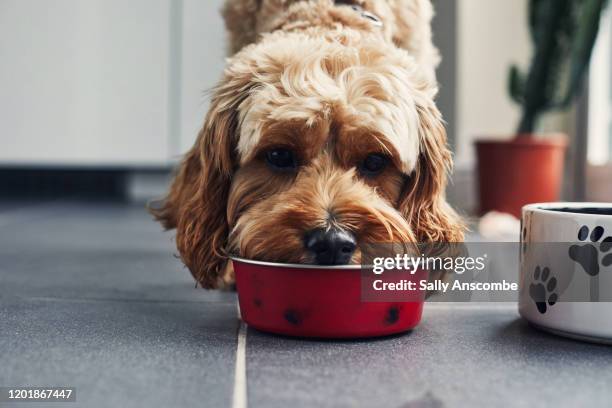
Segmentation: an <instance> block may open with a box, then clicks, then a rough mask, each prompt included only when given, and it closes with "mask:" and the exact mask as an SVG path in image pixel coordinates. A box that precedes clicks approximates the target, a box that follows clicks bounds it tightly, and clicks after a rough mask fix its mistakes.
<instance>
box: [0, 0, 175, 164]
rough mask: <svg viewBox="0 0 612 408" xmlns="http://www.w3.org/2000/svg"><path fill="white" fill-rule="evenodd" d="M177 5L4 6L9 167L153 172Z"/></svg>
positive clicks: (2, 159)
mask: <svg viewBox="0 0 612 408" xmlns="http://www.w3.org/2000/svg"><path fill="white" fill-rule="evenodd" d="M169 2H170V0H130V1H129V2H124V1H122V0H82V1H79V0H53V1H39V0H2V1H1V2H0V61H2V63H0V89H1V90H2V92H1V94H0V122H1V123H2V132H1V133H0V145H1V146H2V148H0V163H18V164H38V165H42V164H86V165H98V164H105V165H121V164H124V163H129V164H130V165H137V166H138V165H143V166H147V165H152V164H157V163H161V162H164V161H165V160H166V158H167V156H168V143H167V120H168V117H167V112H168V109H167V101H168V99H167V77H168V38H169V36H168V30H169V19H168V9H169V4H170V3H169Z"/></svg>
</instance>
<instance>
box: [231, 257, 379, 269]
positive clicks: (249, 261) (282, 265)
mask: <svg viewBox="0 0 612 408" xmlns="http://www.w3.org/2000/svg"><path fill="white" fill-rule="evenodd" d="M229 258H230V259H231V260H232V261H236V262H241V263H245V264H250V265H258V266H270V267H273V268H286V269H320V270H337V269H348V270H361V269H364V268H367V267H368V265H361V264H359V265H310V264H296V263H280V262H266V261H256V260H254V259H246V258H240V257H239V256H230V257H229Z"/></svg>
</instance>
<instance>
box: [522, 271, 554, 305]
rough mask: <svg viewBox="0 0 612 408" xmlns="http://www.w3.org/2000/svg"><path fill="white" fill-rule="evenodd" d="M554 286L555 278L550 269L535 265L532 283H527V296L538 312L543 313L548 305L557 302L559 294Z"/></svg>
mask: <svg viewBox="0 0 612 408" xmlns="http://www.w3.org/2000/svg"><path fill="white" fill-rule="evenodd" d="M556 288H557V278H555V277H553V276H551V274H550V269H549V268H544V269H541V270H540V267H539V266H537V267H536V268H535V271H534V272H533V283H532V284H531V285H529V296H531V299H532V300H533V301H534V303H535V305H536V307H537V308H538V312H540V313H542V314H544V313H546V310H548V307H550V306H553V305H554V304H555V303H557V299H558V298H559V296H558V295H557V293H556V291H555V289H556Z"/></svg>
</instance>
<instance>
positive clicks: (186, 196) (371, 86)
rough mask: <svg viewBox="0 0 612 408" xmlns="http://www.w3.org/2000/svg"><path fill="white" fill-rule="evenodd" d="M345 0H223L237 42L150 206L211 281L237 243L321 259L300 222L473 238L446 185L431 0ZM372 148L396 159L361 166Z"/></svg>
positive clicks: (382, 238)
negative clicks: (161, 193) (278, 158)
mask: <svg viewBox="0 0 612 408" xmlns="http://www.w3.org/2000/svg"><path fill="white" fill-rule="evenodd" d="M338 3H342V4H338ZM346 3H349V2H347V1H342V2H336V3H334V2H332V1H331V0H318V1H297V0H227V2H226V6H225V8H224V12H223V14H224V16H225V19H226V22H227V27H228V30H229V34H230V44H231V49H232V50H233V51H238V52H237V53H236V54H235V55H234V56H233V57H231V58H230V59H229V61H228V63H227V67H226V69H225V72H224V74H223V78H222V79H221V81H220V83H219V84H218V86H217V87H216V88H215V89H214V93H213V97H212V102H211V107H210V110H209V112H208V114H207V116H206V119H205V122H204V126H203V128H202V130H201V131H200V134H199V136H198V139H197V141H196V143H195V145H194V146H193V148H192V149H191V150H190V151H189V152H188V153H187V155H186V157H185V159H184V160H183V162H182V164H181V166H180V169H179V171H178V174H177V175H176V178H175V180H174V182H173V184H172V187H171V190H170V192H169V194H168V196H167V197H166V199H165V201H164V204H163V206H162V207H161V208H159V209H157V210H154V214H155V215H156V217H157V218H158V219H159V220H160V221H161V222H162V223H163V225H164V226H165V227H166V228H176V229H177V235H176V242H177V247H178V250H179V253H180V255H181V259H182V260H183V262H184V263H185V265H186V266H187V267H188V268H189V270H190V271H191V273H192V274H193V275H194V277H195V278H196V280H197V281H198V282H199V283H200V284H201V285H202V286H203V287H206V288H215V287H220V286H223V285H225V284H227V283H230V282H231V281H232V279H233V274H232V270H231V263H228V261H227V255H228V254H229V253H235V254H239V255H240V256H243V257H246V258H253V259H261V260H268V261H281V262H312V256H311V254H309V252H308V251H306V250H305V248H304V234H306V233H307V232H308V231H311V230H313V229H315V228H330V227H334V228H337V229H341V230H343V231H349V232H350V233H351V234H353V235H354V236H355V238H356V241H357V244H358V246H362V245H365V244H368V243H374V242H390V241H402V242H432V241H433V242H440V241H445V242H458V241H461V240H462V239H463V224H462V222H461V220H460V219H459V217H458V216H457V215H456V213H455V212H454V211H453V210H452V209H451V208H450V207H449V205H448V204H447V203H446V200H445V194H444V190H445V187H446V177H447V173H448V171H449V170H450V168H451V154H450V152H449V150H448V147H447V143H446V135H445V130H444V125H443V121H442V118H441V116H440V113H439V111H438V109H437V108H436V105H435V103H434V97H435V95H436V92H437V85H436V82H435V76H434V74H433V72H434V69H435V66H436V64H437V60H438V56H437V51H436V49H435V47H434V46H433V45H432V43H431V32H430V27H429V23H430V19H431V16H432V10H431V5H430V4H429V2H428V1H426V0H388V1H385V0H363V1H361V0H357V1H355V3H358V4H359V5H361V6H362V7H363V8H364V9H366V10H368V11H371V12H372V13H374V14H375V15H377V16H378V17H379V18H380V19H381V20H382V22H383V26H382V27H379V26H377V25H376V24H372V21H371V20H369V19H367V18H364V17H362V15H361V14H360V12H359V11H358V10H355V9H353V8H351V7H349V6H347V5H346ZM278 148H282V149H285V151H290V152H293V154H295V156H296V160H297V163H298V164H297V166H296V167H295V168H294V169H291V170H290V171H278V169H275V168H273V167H271V166H270V165H269V163H266V154H267V152H270V151H271V149H272V150H273V149H278ZM371 154H379V155H382V156H384V157H387V158H388V160H389V164H388V165H387V166H386V167H385V168H384V169H383V170H382V171H381V172H380V173H378V174H375V175H372V174H364V173H363V172H362V171H360V163H362V162H363V161H364V159H365V158H366V157H368V155H371ZM359 259H360V253H359V250H357V251H356V252H355V254H354V255H353V256H352V258H351V262H359Z"/></svg>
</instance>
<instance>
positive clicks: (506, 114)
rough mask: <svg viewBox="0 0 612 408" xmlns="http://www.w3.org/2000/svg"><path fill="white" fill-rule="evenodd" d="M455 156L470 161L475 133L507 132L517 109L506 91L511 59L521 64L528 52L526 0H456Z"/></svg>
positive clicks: (500, 135) (495, 134)
mask: <svg viewBox="0 0 612 408" xmlns="http://www.w3.org/2000/svg"><path fill="white" fill-rule="evenodd" d="M457 14H458V15H457V18H458V20H457V31H458V38H457V47H458V50H457V72H456V75H457V77H456V84H457V95H456V104H457V106H456V115H455V118H456V121H457V123H456V124H455V129H456V139H457V140H456V146H457V152H456V162H457V168H458V169H462V168H463V169H464V168H471V167H472V165H473V158H474V151H473V146H472V144H473V141H474V140H475V139H476V138H479V137H482V136H486V137H497V138H504V137H510V136H511V135H512V134H513V132H514V131H515V130H516V126H517V125H518V120H519V114H520V112H519V109H518V107H517V106H516V105H515V104H514V103H513V102H512V101H511V100H510V97H509V96H508V92H507V76H508V69H509V68H510V65H511V64H512V63H518V64H519V66H520V67H521V68H524V67H525V66H526V64H527V63H528V61H529V57H530V54H531V43H530V38H529V33H528V29H527V0H460V1H458V2H457Z"/></svg>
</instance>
